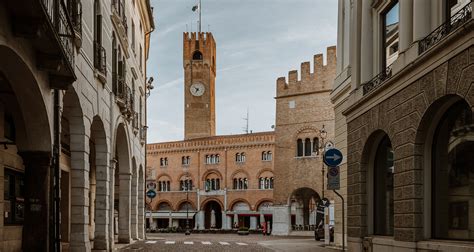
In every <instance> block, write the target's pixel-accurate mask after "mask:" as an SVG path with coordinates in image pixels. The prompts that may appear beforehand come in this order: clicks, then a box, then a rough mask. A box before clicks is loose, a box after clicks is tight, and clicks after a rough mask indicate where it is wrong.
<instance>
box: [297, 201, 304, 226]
mask: <svg viewBox="0 0 474 252" xmlns="http://www.w3.org/2000/svg"><path fill="white" fill-rule="evenodd" d="M295 224H296V225H301V226H303V225H304V213H303V207H301V206H300V205H299V204H298V205H297V206H296V215H295Z"/></svg>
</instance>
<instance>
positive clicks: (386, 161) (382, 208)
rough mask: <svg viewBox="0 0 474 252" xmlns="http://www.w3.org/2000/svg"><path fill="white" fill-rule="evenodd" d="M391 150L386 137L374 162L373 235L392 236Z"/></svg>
mask: <svg viewBox="0 0 474 252" xmlns="http://www.w3.org/2000/svg"><path fill="white" fill-rule="evenodd" d="M393 173H394V169H393V150H392V145H391V143H390V139H389V138H388V136H386V135H385V137H384V138H383V139H382V141H381V142H380V144H379V146H378V149H377V153H376V157H375V161H374V180H373V181H374V190H373V192H374V234H376V235H387V236H391V235H393Z"/></svg>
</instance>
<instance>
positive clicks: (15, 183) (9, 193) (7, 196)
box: [3, 169, 25, 225]
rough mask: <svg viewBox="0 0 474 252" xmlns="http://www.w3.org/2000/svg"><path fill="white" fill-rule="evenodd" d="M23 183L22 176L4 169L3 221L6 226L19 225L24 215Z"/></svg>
mask: <svg viewBox="0 0 474 252" xmlns="http://www.w3.org/2000/svg"><path fill="white" fill-rule="evenodd" d="M24 188H25V182H24V179H23V174H22V173H19V172H16V171H13V170H10V169H5V175H4V209H3V221H4V223H5V224H6V225H8V224H10V225H21V224H22V223H23V218H24V214H25V199H24Z"/></svg>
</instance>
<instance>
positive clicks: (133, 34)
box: [132, 20, 135, 53]
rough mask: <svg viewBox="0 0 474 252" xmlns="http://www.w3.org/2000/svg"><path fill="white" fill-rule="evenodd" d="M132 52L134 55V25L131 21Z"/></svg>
mask: <svg viewBox="0 0 474 252" xmlns="http://www.w3.org/2000/svg"><path fill="white" fill-rule="evenodd" d="M132 51H133V53H135V23H134V22H133V20H132Z"/></svg>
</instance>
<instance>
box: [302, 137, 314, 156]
mask: <svg viewBox="0 0 474 252" xmlns="http://www.w3.org/2000/svg"><path fill="white" fill-rule="evenodd" d="M311 147H312V146H311V140H310V139H309V138H306V139H305V140H304V155H305V156H307V157H309V156H311Z"/></svg>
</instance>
